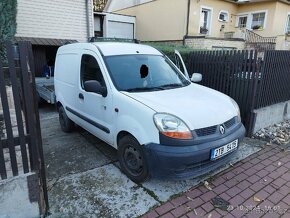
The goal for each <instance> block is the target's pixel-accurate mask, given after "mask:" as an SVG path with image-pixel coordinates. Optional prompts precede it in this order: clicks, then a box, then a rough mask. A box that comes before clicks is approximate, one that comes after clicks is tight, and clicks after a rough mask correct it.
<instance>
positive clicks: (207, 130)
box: [195, 126, 217, 137]
mask: <svg viewBox="0 0 290 218" xmlns="http://www.w3.org/2000/svg"><path fill="white" fill-rule="evenodd" d="M216 130H217V126H210V127H205V128H201V129H196V130H195V132H196V134H197V136H199V137H201V136H208V135H212V134H215V133H216Z"/></svg>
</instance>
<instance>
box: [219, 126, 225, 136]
mask: <svg viewBox="0 0 290 218" xmlns="http://www.w3.org/2000/svg"><path fill="white" fill-rule="evenodd" d="M220 133H221V134H222V135H223V134H225V127H223V126H220Z"/></svg>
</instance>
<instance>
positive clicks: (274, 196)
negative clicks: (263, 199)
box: [268, 192, 284, 204]
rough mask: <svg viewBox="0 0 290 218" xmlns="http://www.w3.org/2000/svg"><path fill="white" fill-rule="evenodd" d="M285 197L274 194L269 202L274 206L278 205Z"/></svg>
mask: <svg viewBox="0 0 290 218" xmlns="http://www.w3.org/2000/svg"><path fill="white" fill-rule="evenodd" d="M283 197H284V196H283V195H282V194H280V193H279V192H274V193H273V194H271V195H270V196H269V197H268V200H269V201H271V202H273V203H274V204H277V203H278V202H279V201H280V200H282V198H283Z"/></svg>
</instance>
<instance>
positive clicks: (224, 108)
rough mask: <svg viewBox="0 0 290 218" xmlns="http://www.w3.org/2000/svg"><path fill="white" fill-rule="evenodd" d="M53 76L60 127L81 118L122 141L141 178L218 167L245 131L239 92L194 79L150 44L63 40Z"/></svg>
mask: <svg viewBox="0 0 290 218" xmlns="http://www.w3.org/2000/svg"><path fill="white" fill-rule="evenodd" d="M194 78H195V79H194ZM193 80H196V81H198V80H200V78H199V75H198V74H193ZM54 82H55V95H56V102H57V107H58V111H59V121H60V125H61V128H62V130H63V131H65V132H70V131H71V130H72V128H73V126H74V123H76V124H77V125H79V126H81V127H82V128H84V129H86V130H87V131H89V132H90V133H92V134H93V135H95V136H96V137H98V138H100V139H101V140H103V141H105V142H106V143H108V144H109V145H111V146H113V147H114V148H116V149H117V150H118V157H119V161H120V165H121V168H122V170H123V172H124V173H125V174H126V175H127V176H128V177H129V178H130V179H132V180H133V181H135V182H142V181H144V180H145V179H147V178H148V177H149V176H158V177H160V176H166V177H173V178H190V177H196V176H199V175H201V174H204V173H207V172H209V171H212V170H214V169H216V168H217V167H218V166H220V165H223V164H225V163H227V162H229V161H230V158H231V156H232V154H233V151H236V150H237V148H238V145H239V143H240V141H241V140H242V139H243V137H244V134H245V128H244V126H243V124H242V123H241V118H240V112H239V107H238V105H237V104H236V102H235V101H234V100H233V99H231V98H230V97H228V96H226V95H224V94H222V93H220V92H217V91H215V90H212V89H209V88H206V87H204V86H201V85H198V84H195V83H192V82H191V81H190V80H189V79H188V78H187V77H186V76H185V75H184V74H182V73H181V71H180V70H179V69H178V68H177V67H176V66H175V65H174V64H173V63H172V62H171V61H170V60H169V59H168V58H167V57H166V56H164V55H163V54H162V53H160V52H159V51H158V50H156V49H155V48H152V47H150V46H146V45H140V44H133V43H117V42H99V43H76V44H69V45H65V46H62V47H60V48H59V49H58V52H57V56H56V64H55V77H54Z"/></svg>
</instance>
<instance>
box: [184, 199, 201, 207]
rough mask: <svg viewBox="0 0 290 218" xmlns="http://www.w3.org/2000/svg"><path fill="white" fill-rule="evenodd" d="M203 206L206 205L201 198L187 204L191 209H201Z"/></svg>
mask: <svg viewBox="0 0 290 218" xmlns="http://www.w3.org/2000/svg"><path fill="white" fill-rule="evenodd" d="M202 204H204V201H203V200H202V199H201V198H199V197H198V198H195V199H193V201H188V202H187V203H186V205H187V206H188V207H190V208H191V209H195V208H197V207H199V206H200V205H202Z"/></svg>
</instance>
